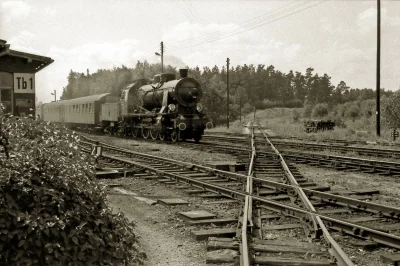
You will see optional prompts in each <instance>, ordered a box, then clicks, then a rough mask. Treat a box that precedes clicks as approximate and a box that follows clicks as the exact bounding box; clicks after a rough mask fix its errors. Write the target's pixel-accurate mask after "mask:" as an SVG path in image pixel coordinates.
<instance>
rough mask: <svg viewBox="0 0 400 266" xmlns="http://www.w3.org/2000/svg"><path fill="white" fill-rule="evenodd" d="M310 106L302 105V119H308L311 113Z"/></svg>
mask: <svg viewBox="0 0 400 266" xmlns="http://www.w3.org/2000/svg"><path fill="white" fill-rule="evenodd" d="M312 109H313V108H312V105H310V104H304V109H303V117H305V118H309V117H310V116H311V113H312Z"/></svg>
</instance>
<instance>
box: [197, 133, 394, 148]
mask: <svg viewBox="0 0 400 266" xmlns="http://www.w3.org/2000/svg"><path fill="white" fill-rule="evenodd" d="M223 135H226V136H229V137H230V138H245V137H244V136H245V135H246V134H242V133H228V132H206V133H205V135H203V137H221V138H222V137H223ZM270 139H274V140H282V139H291V140H298V141H310V142H325V143H342V144H346V145H353V144H357V145H368V144H371V143H370V142H369V141H365V140H346V139H326V138H325V139H316V138H307V137H295V136H286V137H285V136H272V137H270ZM376 143H377V144H379V145H382V146H400V143H395V142H391V143H387V142H376Z"/></svg>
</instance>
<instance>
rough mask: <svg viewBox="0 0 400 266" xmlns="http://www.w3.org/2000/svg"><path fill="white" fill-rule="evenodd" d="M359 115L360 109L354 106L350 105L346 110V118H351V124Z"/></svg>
mask: <svg viewBox="0 0 400 266" xmlns="http://www.w3.org/2000/svg"><path fill="white" fill-rule="evenodd" d="M359 113H360V108H359V107H358V106H356V105H352V106H350V108H348V109H347V110H346V116H347V117H349V118H351V119H352V120H353V122H354V120H355V119H356V118H357V117H358V116H359Z"/></svg>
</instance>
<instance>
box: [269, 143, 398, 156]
mask: <svg viewBox="0 0 400 266" xmlns="http://www.w3.org/2000/svg"><path fill="white" fill-rule="evenodd" d="M274 143H275V145H276V146H279V147H289V148H296V149H299V148H301V149H310V150H322V151H323V150H330V151H339V152H342V153H344V152H356V153H358V154H359V155H371V154H372V155H374V156H379V157H394V158H397V157H399V156H400V151H399V150H395V149H377V148H365V147H351V146H350V147H349V146H339V145H332V144H320V143H301V142H288V141H274Z"/></svg>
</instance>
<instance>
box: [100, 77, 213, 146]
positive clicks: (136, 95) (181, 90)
mask: <svg viewBox="0 0 400 266" xmlns="http://www.w3.org/2000/svg"><path fill="white" fill-rule="evenodd" d="M179 73H180V76H179V78H178V79H177V78H176V77H175V74H166V73H163V74H158V75H156V76H154V79H153V80H147V79H140V80H137V81H136V82H134V83H132V84H129V85H128V86H127V87H126V88H125V89H124V90H123V91H122V93H121V98H120V101H119V102H117V103H105V104H103V105H102V110H101V120H102V127H103V129H104V130H106V131H108V132H110V133H111V134H118V135H130V136H132V137H135V138H137V137H143V138H145V139H147V138H152V139H157V138H158V139H161V140H164V139H171V140H172V141H174V142H177V141H181V140H186V139H193V140H194V141H195V142H199V141H200V139H201V137H202V135H203V133H204V129H205V128H206V125H207V121H208V119H207V117H206V115H205V114H204V113H203V106H202V105H201V103H200V100H201V97H202V94H203V90H202V88H201V85H200V83H199V82H198V81H197V80H195V79H193V78H190V77H188V70H187V69H180V70H179Z"/></svg>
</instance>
